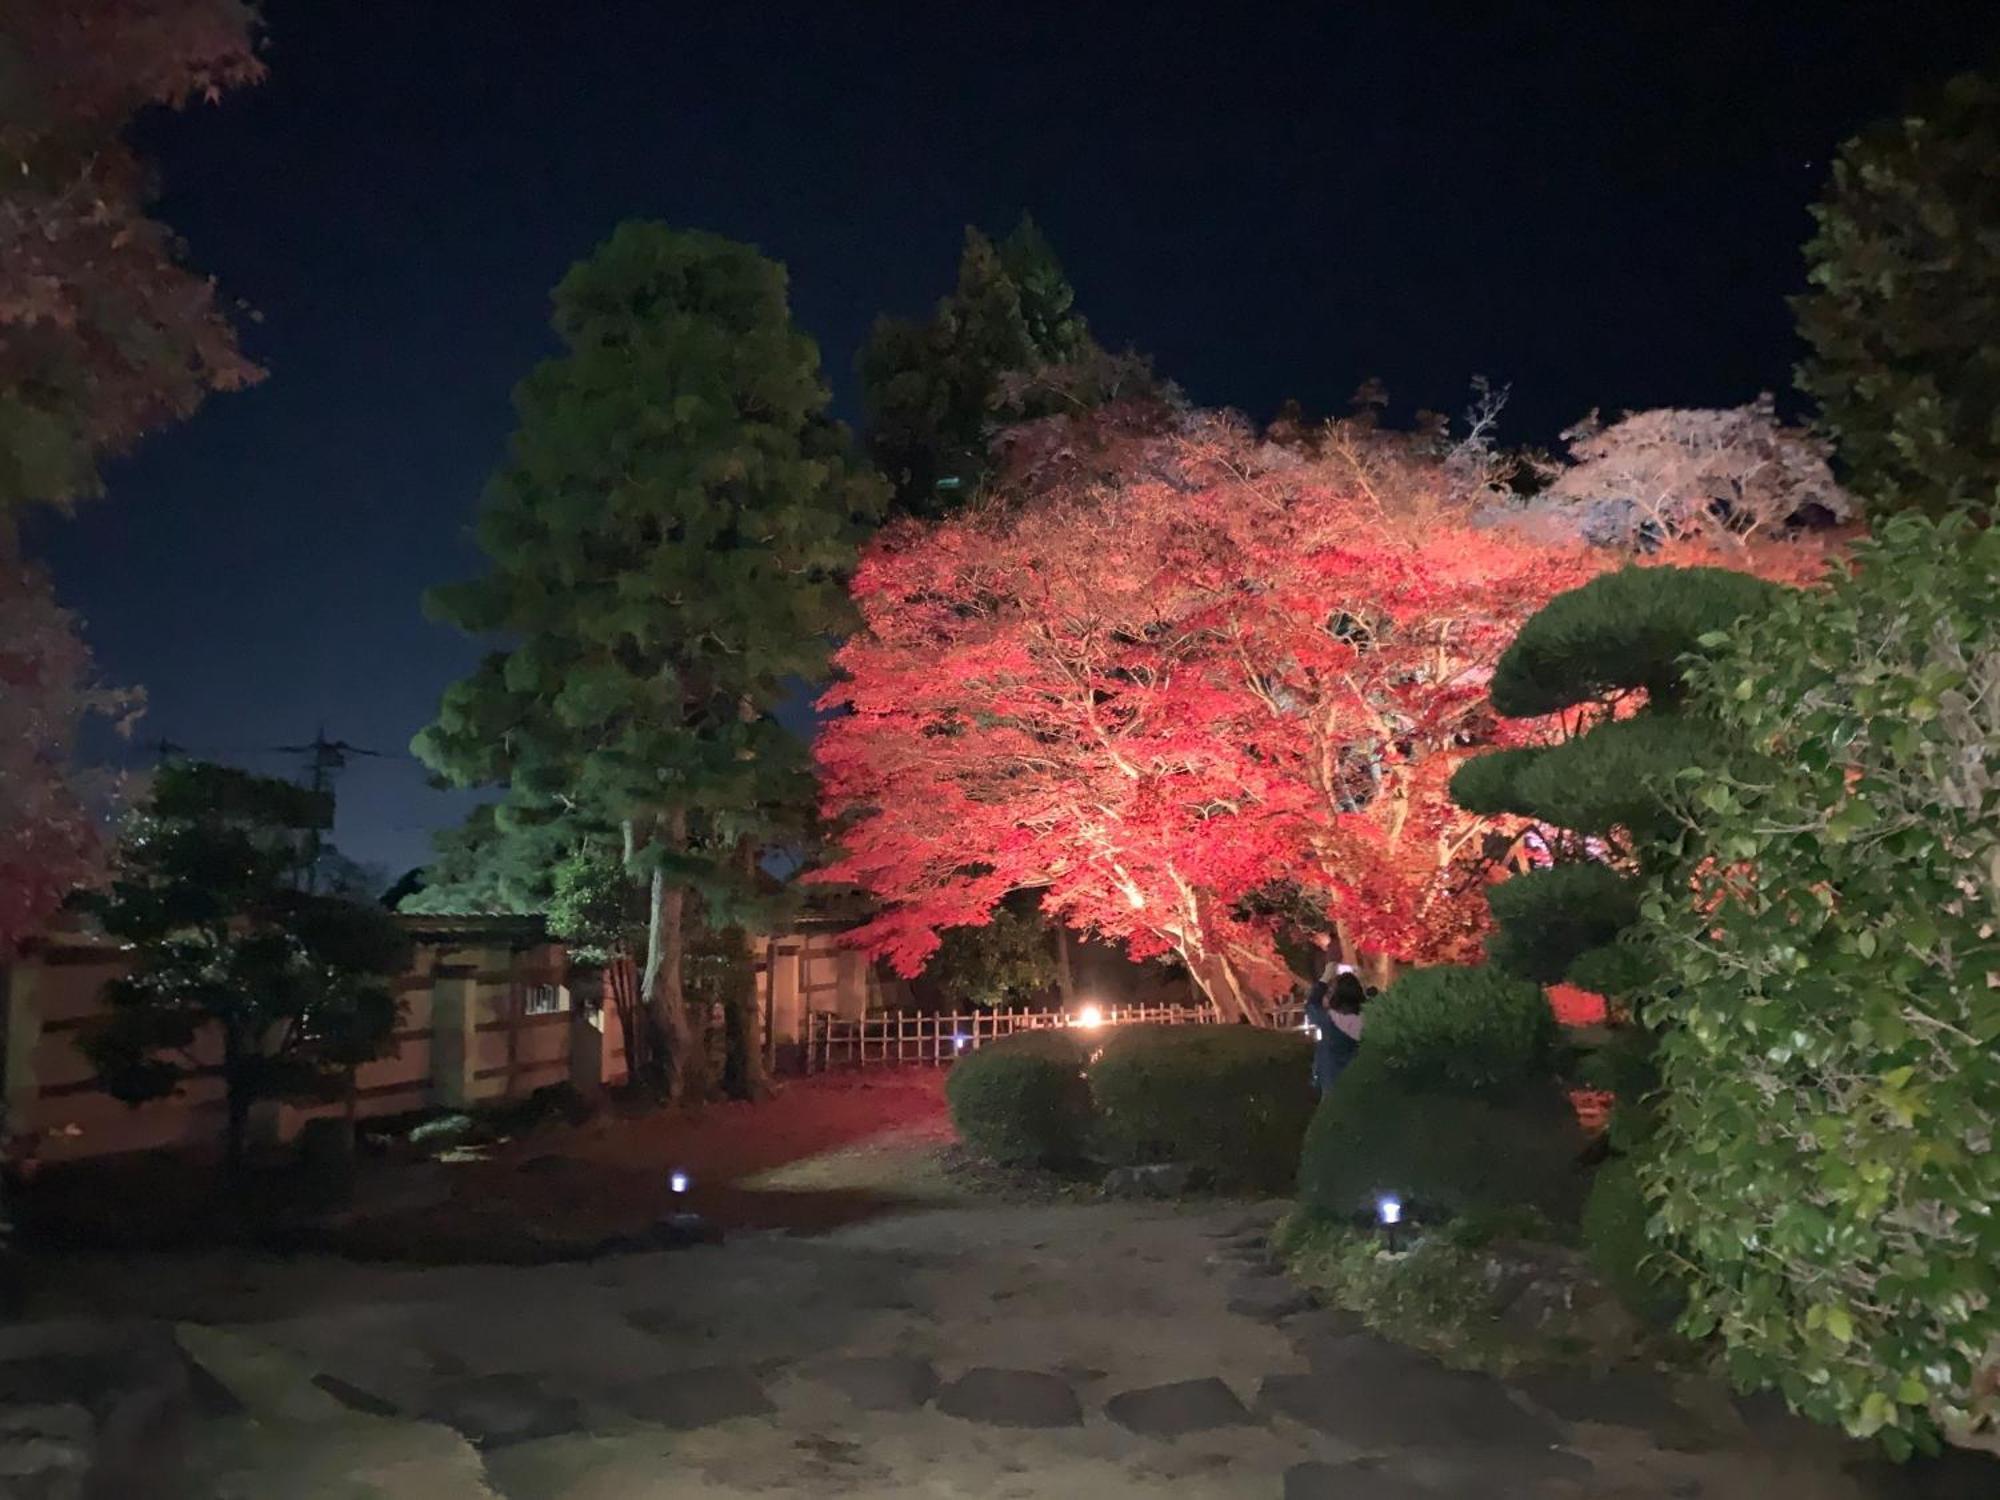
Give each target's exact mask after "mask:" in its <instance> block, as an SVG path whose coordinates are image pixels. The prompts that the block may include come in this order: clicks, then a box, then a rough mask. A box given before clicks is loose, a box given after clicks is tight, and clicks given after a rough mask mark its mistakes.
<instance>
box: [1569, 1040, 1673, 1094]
mask: <svg viewBox="0 0 2000 1500" xmlns="http://www.w3.org/2000/svg"><path fill="white" fill-rule="evenodd" d="M1658 1050H1659V1041H1658V1038H1656V1037H1655V1036H1654V1035H1653V1034H1652V1033H1651V1032H1650V1031H1647V1030H1646V1029H1645V1028H1644V1027H1641V1026H1613V1027H1610V1028H1608V1029H1607V1030H1606V1032H1605V1033H1604V1041H1603V1043H1602V1044H1601V1045H1600V1046H1597V1047H1593V1048H1591V1050H1590V1051H1588V1052H1586V1053H1584V1054H1583V1055H1582V1056H1581V1057H1580V1058H1579V1059H1578V1060H1577V1065H1576V1069H1575V1077H1576V1081H1577V1082H1578V1083H1579V1084H1581V1085H1582V1086H1583V1087H1584V1088H1587V1089H1607V1090H1609V1091H1610V1092H1611V1093H1614V1094H1616V1095H1617V1096H1618V1099H1619V1102H1620V1103H1621V1104H1637V1103H1638V1102H1639V1101H1641V1100H1642V1099H1644V1098H1646V1096H1647V1095H1649V1094H1651V1093H1652V1092H1653V1090H1654V1089H1656V1088H1658V1087H1659V1086H1660V1069H1659V1064H1658V1062H1657V1061H1656V1059H1655V1057H1654V1054H1655V1053H1656V1052H1657V1051H1658Z"/></svg>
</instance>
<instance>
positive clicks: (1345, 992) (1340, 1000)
mask: <svg viewBox="0 0 2000 1500" xmlns="http://www.w3.org/2000/svg"><path fill="white" fill-rule="evenodd" d="M1367 1000H1368V992H1367V991H1366V990H1365V989H1363V988H1362V985H1361V976H1360V975H1358V974H1356V973H1355V972H1354V969H1353V967H1352V966H1351V965H1348V964H1344V963H1341V962H1339V961H1338V960H1329V961H1328V963H1327V965H1326V967H1325V968H1324V969H1323V970H1321V972H1320V976H1319V978H1318V979H1316V980H1314V981H1313V985H1312V988H1311V989H1309V990H1307V991H1306V1022H1307V1024H1308V1025H1310V1026H1311V1027H1312V1028H1313V1030H1314V1032H1315V1034H1316V1036H1317V1041H1316V1042H1315V1044H1314V1046H1313V1072H1312V1077H1313V1087H1315V1088H1316V1089H1318V1090H1319V1092H1320V1095H1321V1097H1322V1098H1324V1097H1325V1095H1326V1091H1327V1090H1328V1089H1330V1088H1332V1087H1333V1085H1334V1081H1335V1080H1336V1079H1338V1078H1339V1077H1340V1075H1341V1073H1342V1072H1343V1071H1345V1070H1346V1067H1347V1065H1348V1064H1349V1063H1350V1062H1352V1061H1354V1055H1355V1053H1357V1052H1359V1051H1360V1050H1361V1028H1362V1019H1363V1018H1362V1014H1361V1008H1362V1006H1363V1005H1365V1004H1366V1003H1367Z"/></svg>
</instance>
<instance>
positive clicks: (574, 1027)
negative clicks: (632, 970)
mask: <svg viewBox="0 0 2000 1500" xmlns="http://www.w3.org/2000/svg"><path fill="white" fill-rule="evenodd" d="M126 965H127V958H126V956H125V954H124V952H122V951H121V950H120V949H119V948H117V947H115V946H113V945H110V944H107V943H103V942H93V941H90V940H85V939H77V938H54V939H51V940H49V941H48V942H46V943H44V944H42V945H40V946H39V947H38V948H37V949H36V950H35V951H33V952H32V953H30V954H29V955H28V956H26V957H24V958H22V959H20V960H18V961H17V962H15V963H13V964H11V965H9V966H7V968H6V969H5V970H4V971H0V981H4V985H5V1000H6V1005H5V1016H6V1057H7V1076H6V1087H7V1132H8V1134H9V1136H11V1137H14V1138H16V1139H20V1138H23V1137H25V1138H27V1142H28V1143H29V1145H30V1146H31V1149H32V1153H33V1155H34V1156H35V1157H37V1158H38V1159H40V1160H42V1161H47V1162H59V1161H65V1160H74V1159H77V1158H80V1157H87V1156H104V1155H110V1154H114V1153H118V1152H127V1151H146V1150H156V1149H162V1148H180V1147H188V1146H197V1145H205V1144H208V1143H211V1142H214V1141H216V1140H217V1139H219V1138H220V1135H221V1131H222V1125H223V1091H222V1079H221V1076H220V1068H219V1066H218V1064H219V1062H220V1056H219V1051H220V1049H219V1045H218V1044H217V1041H216V1039H215V1038H213V1037H212V1036H211V1037H205V1038H203V1039H202V1040H201V1042H200V1044H198V1046H197V1049H196V1060H197V1062H198V1063H199V1064H201V1071H200V1072H198V1073H197V1074H196V1076H194V1077H193V1078H191V1079H189V1080H188V1081H187V1082H185V1083H184V1084H183V1085H182V1087H181V1089H180V1090H179V1092H178V1093H176V1094H174V1095H172V1096H170V1097H168V1098H165V1099H157V1100H153V1101H150V1102H148V1103H145V1104H141V1105H128V1104H123V1103H120V1102H119V1101H118V1100H116V1099H114V1098H112V1097H111V1096H110V1095H109V1094H106V1093H104V1092H102V1091H101V1090H100V1089H98V1088H97V1086H96V1081H95V1076H94V1073H93V1070H92V1068H91V1064H90V1060H89V1058H88V1057H86V1056H85V1055H84V1053H83V1052H82V1051H81V1050H80V1049H79V1047H78V1046H77V1040H78V1038H79V1036H80V1035H81V1034H82V1032H83V1031H84V1030H85V1028H87V1027H88V1026H89V1025H90V1023H91V1022H92V1021H93V1020H95V1019H96V1018H97V1017H98V1016H100V1015H102V1014H103V1013H104V1012H103V1000H102V992H103V989H104V986H105V985H106V984H108V983H109V982H110V981H111V980H113V979H115V978H116V977H118V976H119V975H120V974H122V973H123V972H124V971H125V968H126ZM568 977H569V976H568V971H567V961H566V956H565V954H564V951H563V949H562V948H561V947H560V946H559V945H556V944H551V943H546V942H532V943H525V944H524V943H520V942H518V941H496V940H495V939H494V938H493V937H492V936H491V935H481V934H478V933H476V932H475V933H471V934H467V935H465V936H463V937H457V936H426V935H421V934H420V935H419V937H418V942H417V947H416V951H415V959H414V962H413V964H412V966H411V968H410V971H409V972H408V973H406V974H404V975H402V976H401V977H399V978H398V979H397V980H396V982H395V989H396V993H397V998H398V999H399V1000H400V1001H401V1003H402V1006H403V1014H402V1017H401V1018H400V1020H399V1021H398V1023H397V1028H396V1031H395V1032H394V1033H393V1037H392V1042H391V1047H390V1050H389V1052H388V1054H387V1055H386V1056H384V1057H381V1058H379V1059H377V1060H376V1061H374V1062H370V1063H366V1064H364V1065H363V1066H362V1067H361V1068H359V1069H358V1070H357V1072H356V1076H355V1097H354V1108H355V1113H356V1114H357V1115H358V1116H361V1117H369V1116H376V1115H397V1114H408V1113H412V1112H415V1111H420V1110H425V1109H433V1108H449V1109H463V1108H469V1107H473V1106H477V1105H490V1104H494V1103H497V1102H500V1101H503V1100H506V1099H510V1098H518V1097H521V1096H523V1095H526V1094H530V1093H533V1092H534V1091H535V1090H536V1089H540V1088H545V1087H547V1086H549V1085H550V1084H555V1083H562V1082H565V1081H568V1082H571V1083H574V1084H576V1085H578V1086H579V1087H581V1088H585V1089H589V1088H592V1087H595V1086H597V1085H598V1084H600V1083H615V1082H619V1081H622V1079H623V1077H624V1044H623V1039H622V1037H620V1036H619V1035H618V1025H617V1018H616V1016H615V1015H608V1016H607V1015H603V1014H602V1013H598V1014H596V1015H593V1014H591V1013H589V1012H588V1011H586V1010H583V1009H581V1008H579V1007H578V1005H577V1004H576V1002H575V998H574V997H573V996H572V994H571V992H570V989H569V985H568ZM211 1070H212V1071H211ZM345 1108H346V1105H345V1104H344V1103H342V1102H334V1103H328V1104H315V1105H306V1106H299V1105H293V1104H275V1103H274V1104H269V1105H266V1106H264V1107H262V1109H261V1110H260V1111H259V1113H258V1114H257V1115H256V1116H255V1117H253V1128H254V1129H255V1131H256V1133H257V1134H258V1135H259V1136H260V1137H261V1138H262V1139H264V1140H266V1141H270V1140H277V1141H284V1140H289V1139H291V1138H292V1137H293V1136H294V1135H296V1134H297V1132H298V1130H299V1128H300V1126H302V1125H303V1124H304V1123H305V1122H306V1121H307V1120H309V1119H312V1118H314V1117H315V1116H320V1115H339V1114H340V1113H342V1112H343V1110H344V1109H345Z"/></svg>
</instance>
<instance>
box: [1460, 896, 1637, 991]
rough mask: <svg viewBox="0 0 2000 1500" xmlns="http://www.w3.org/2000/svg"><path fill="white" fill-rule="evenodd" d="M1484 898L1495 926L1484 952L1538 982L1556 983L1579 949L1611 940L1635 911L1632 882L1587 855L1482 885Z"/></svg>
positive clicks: (1634, 918) (1502, 965)
mask: <svg viewBox="0 0 2000 1500" xmlns="http://www.w3.org/2000/svg"><path fill="white" fill-rule="evenodd" d="M1486 904H1487V905H1488V906H1490V907H1492V908H1493V920H1494V921H1495V922H1497V923H1498V924H1499V927H1500V930H1499V931H1498V932H1496V933H1494V934H1493V936H1492V937H1490V938H1488V939H1487V942H1486V953H1487V956H1488V958H1490V959H1491V960H1492V962H1493V965H1494V967H1495V968H1498V969H1502V970H1505V971H1506V972H1507V973H1510V974H1517V975H1519V976H1520V977H1521V978H1523V979H1530V980H1533V981H1534V982H1535V983H1537V984H1554V983H1556V982H1557V981H1559V980H1560V979H1562V978H1563V976H1564V975H1566V974H1567V973H1568V972H1569V966H1570V965H1571V964H1572V963H1574V962H1575V961H1576V959H1577V957H1578V956H1579V955H1580V954H1582V953H1584V952H1586V951H1587V950H1589V949H1592V948H1597V947H1601V946H1603V945H1604V944H1606V943H1609V942H1611V941H1613V940H1614V939H1615V938H1617V936H1618V934H1619V933H1621V932H1623V931H1624V930H1625V929H1626V928H1627V927H1629V926H1630V925H1631V924H1632V923H1633V922H1635V921H1637V920H1638V917H1639V893H1638V890H1637V889H1636V887H1635V886H1634V883H1633V882H1632V881H1631V880H1630V879H1629V878H1627V877H1626V876H1624V875H1621V874H1619V873H1618V872H1617V871H1616V870H1614V869H1612V868H1611V867H1610V866H1609V865H1601V864H1598V863H1596V862H1595V861H1589V860H1586V861H1581V862H1579V863H1576V864H1563V865H1551V866H1550V867H1549V868H1548V869H1546V870H1529V871H1527V872H1526V873H1524V874H1520V875H1514V876H1511V877H1509V878H1508V879H1506V880H1503V881H1501V882H1500V883H1499V884H1497V885H1491V886H1488V887H1487V888H1486ZM1544 1008H1546V1006H1545V1007H1544Z"/></svg>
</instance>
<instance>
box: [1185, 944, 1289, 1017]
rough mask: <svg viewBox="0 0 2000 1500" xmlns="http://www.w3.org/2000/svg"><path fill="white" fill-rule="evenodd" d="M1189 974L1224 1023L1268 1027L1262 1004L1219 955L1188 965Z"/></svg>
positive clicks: (1230, 965)
mask: <svg viewBox="0 0 2000 1500" xmlns="http://www.w3.org/2000/svg"><path fill="white" fill-rule="evenodd" d="M1188 973H1189V974H1191V975H1192V976H1193V977H1194V982H1195V983H1196V984H1197V985H1198V986H1199V987H1200V988H1201V992H1202V993H1203V994H1204V995H1206V996H1207V997H1208V998H1209V1001H1210V1002H1211V1003H1212V1004H1213V1005H1214V1006H1215V1010H1216V1014H1217V1015H1218V1016H1220V1017H1221V1018H1222V1019H1223V1020H1225V1021H1234V1020H1237V1019H1238V1018H1241V1019H1243V1020H1246V1021H1248V1022H1249V1023H1250V1024H1251V1025H1252V1026H1268V1025H1270V1024H1271V1018H1270V1016H1269V1015H1268V1014H1267V1013H1266V1012H1265V1009H1264V1006H1263V1004H1262V1002H1260V1001H1259V1000H1258V999H1257V997H1256V996H1255V995H1252V994H1251V993H1250V992H1249V991H1248V990H1247V989H1245V988H1244V987H1243V981H1242V979H1241V977H1240V976H1239V975H1238V974H1237V972H1236V969H1235V966H1234V965H1232V964H1231V963H1230V962H1229V960H1228V959H1227V958H1224V957H1223V956H1222V955H1220V954H1211V955H1209V956H1208V957H1206V958H1204V959H1202V960H1201V961H1200V962H1199V963H1191V964H1189V965H1188Z"/></svg>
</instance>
